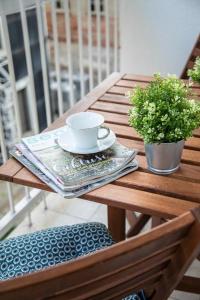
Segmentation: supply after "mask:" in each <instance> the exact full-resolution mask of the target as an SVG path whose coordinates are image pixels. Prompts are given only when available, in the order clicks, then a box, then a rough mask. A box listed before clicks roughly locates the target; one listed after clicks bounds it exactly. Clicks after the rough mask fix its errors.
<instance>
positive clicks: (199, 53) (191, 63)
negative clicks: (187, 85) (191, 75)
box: [180, 34, 200, 79]
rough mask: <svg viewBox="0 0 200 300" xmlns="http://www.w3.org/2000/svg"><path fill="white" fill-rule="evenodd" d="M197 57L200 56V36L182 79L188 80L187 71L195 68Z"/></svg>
mask: <svg viewBox="0 0 200 300" xmlns="http://www.w3.org/2000/svg"><path fill="white" fill-rule="evenodd" d="M197 56H200V34H199V36H198V37H197V40H196V43H195V44H194V47H193V49H192V51H191V54H190V56H189V58H188V60H187V62H186V64H185V66H184V68H183V71H182V73H181V76H180V78H181V79H188V75H187V71H188V69H192V68H193V66H194V62H195V59H196V58H197Z"/></svg>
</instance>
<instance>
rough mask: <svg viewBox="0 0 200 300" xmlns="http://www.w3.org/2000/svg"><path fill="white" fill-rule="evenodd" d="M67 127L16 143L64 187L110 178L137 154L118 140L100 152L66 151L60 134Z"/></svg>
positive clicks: (77, 187)
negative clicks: (59, 139) (58, 141)
mask: <svg viewBox="0 0 200 300" xmlns="http://www.w3.org/2000/svg"><path fill="white" fill-rule="evenodd" d="M65 131H66V127H65V126H64V127H61V128H59V129H56V130H53V131H49V132H45V133H41V134H38V135H35V136H32V137H26V138H23V139H22V143H21V144H18V145H16V146H17V148H18V149H19V150H20V151H21V152H22V153H23V156H24V157H26V158H27V159H28V160H29V161H30V162H32V163H33V165H35V166H36V167H37V168H38V169H39V170H40V171H41V172H42V173H44V174H45V175H46V176H48V177H49V179H50V180H51V181H52V182H53V183H54V184H55V185H57V186H58V187H59V189H62V190H64V191H71V190H72V189H80V188H81V187H84V186H85V185H86V184H87V185H88V184H93V183H95V182H97V180H98V179H104V180H105V179H109V177H112V176H113V174H116V173H117V172H119V171H120V170H123V169H124V168H125V167H126V166H127V165H128V164H129V163H130V162H131V161H133V159H134V158H135V156H136V154H137V151H136V150H132V149H129V148H127V147H125V146H123V145H121V144H119V143H115V144H114V145H113V146H112V147H111V148H109V149H107V150H105V151H103V152H101V153H97V154H90V155H78V154H72V153H69V152H67V151H64V150H63V149H62V148H61V147H60V146H59V145H58V144H57V138H58V136H59V135H60V134H63V132H65Z"/></svg>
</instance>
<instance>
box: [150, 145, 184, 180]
mask: <svg viewBox="0 0 200 300" xmlns="http://www.w3.org/2000/svg"><path fill="white" fill-rule="evenodd" d="M184 143H185V141H184V140H181V141H179V142H177V143H161V144H145V153H146V158H147V164H148V169H149V170H150V171H152V172H153V173H156V174H163V175H166V174H171V173H173V172H175V171H176V170H177V169H178V168H179V165H180V160H181V155H182V151H183V147H184Z"/></svg>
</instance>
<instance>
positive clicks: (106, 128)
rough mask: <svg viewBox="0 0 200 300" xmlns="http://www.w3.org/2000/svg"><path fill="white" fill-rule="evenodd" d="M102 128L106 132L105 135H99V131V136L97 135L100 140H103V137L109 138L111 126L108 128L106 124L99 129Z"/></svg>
mask: <svg viewBox="0 0 200 300" xmlns="http://www.w3.org/2000/svg"><path fill="white" fill-rule="evenodd" d="M100 130H105V131H106V132H105V134H104V135H103V136H99V132H98V137H97V139H98V140H103V139H105V138H107V136H108V135H109V134H110V128H108V127H106V126H101V127H100V128H99V131H100Z"/></svg>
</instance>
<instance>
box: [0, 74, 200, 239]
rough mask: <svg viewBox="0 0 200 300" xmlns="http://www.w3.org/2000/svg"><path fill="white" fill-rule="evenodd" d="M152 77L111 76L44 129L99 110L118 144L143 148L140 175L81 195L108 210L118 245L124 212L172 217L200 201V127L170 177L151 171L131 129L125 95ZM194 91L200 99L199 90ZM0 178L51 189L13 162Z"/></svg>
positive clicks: (140, 153)
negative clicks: (75, 116) (101, 204)
mask: <svg viewBox="0 0 200 300" xmlns="http://www.w3.org/2000/svg"><path fill="white" fill-rule="evenodd" d="M151 79H152V78H151V77H145V76H135V75H127V74H119V73H113V74H112V75H111V76H110V77H109V78H108V79H106V80H105V81H104V82H102V84H100V85H99V86H98V87H96V88H95V89H94V90H93V91H92V92H90V93H89V94H88V95H87V96H86V97H85V98H84V99H83V100H81V101H80V102H79V103H77V105H75V106H74V107H73V108H72V109H71V110H70V111H69V112H67V113H65V114H64V115H63V116H62V117H61V118H59V119H57V120H56V121H55V122H54V123H53V124H52V125H51V126H50V127H49V128H48V129H46V130H51V129H54V128H57V127H59V126H62V125H64V124H65V119H66V117H67V116H69V115H70V114H72V113H75V112H79V111H87V110H89V111H94V112H99V113H101V114H102V115H103V116H104V117H105V123H106V125H107V126H109V127H110V128H111V129H112V130H113V131H114V132H115V133H116V135H117V137H118V140H119V142H121V143H122V144H124V145H126V146H128V147H133V148H136V149H138V150H139V154H138V156H137V159H138V161H139V165H140V167H139V169H138V170H137V171H136V172H133V173H131V174H129V175H127V176H124V177H122V178H120V179H118V180H116V181H115V182H113V183H112V184H107V185H106V186H104V187H101V188H100V189H97V190H95V191H92V192H90V193H87V194H85V195H84V196H81V198H83V199H87V200H91V201H96V202H99V203H104V204H106V205H107V206H108V224H109V229H110V230H111V231H112V234H113V237H114V238H115V239H116V240H118V241H119V240H122V239H124V237H125V210H132V211H138V212H141V213H145V214H149V215H153V216H156V217H164V218H173V217H174V216H177V215H180V214H182V213H183V212H185V211H187V210H190V209H192V208H193V207H195V206H198V205H199V203H200V129H198V130H195V132H194V137H192V138H190V139H189V140H188V141H187V142H186V144H185V149H184V151H183V156H182V164H181V168H180V169H179V170H178V171H177V172H176V173H174V174H172V175H170V176H159V175H154V174H152V173H150V172H149V171H148V170H147V165H146V159H145V156H144V144H143V142H142V139H141V138H140V137H139V136H138V134H137V133H136V132H135V131H134V130H133V129H132V128H130V127H129V126H128V117H127V112H128V110H129V108H130V107H131V106H130V105H129V102H128V99H127V98H126V97H125V93H126V92H127V91H129V90H130V89H132V88H133V87H135V86H136V85H140V86H146V85H147V84H148V83H149V81H150V80H151ZM193 89H194V91H195V92H196V93H197V94H198V95H197V96H196V97H197V99H198V98H199V99H200V88H198V87H194V88H193ZM0 179H1V180H6V181H9V182H14V183H18V184H21V185H26V186H30V187H34V188H39V189H42V190H47V191H51V190H50V188H49V187H48V186H46V185H45V184H44V183H43V182H41V181H40V180H39V179H37V178H36V177H35V176H34V175H32V174H31V173H30V172H29V171H28V170H27V169H26V168H24V167H23V166H22V165H21V164H20V163H18V162H17V161H16V160H14V159H9V160H8V161H7V162H6V164H5V165H3V166H2V167H1V168H0ZM66 201H67V200H66Z"/></svg>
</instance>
